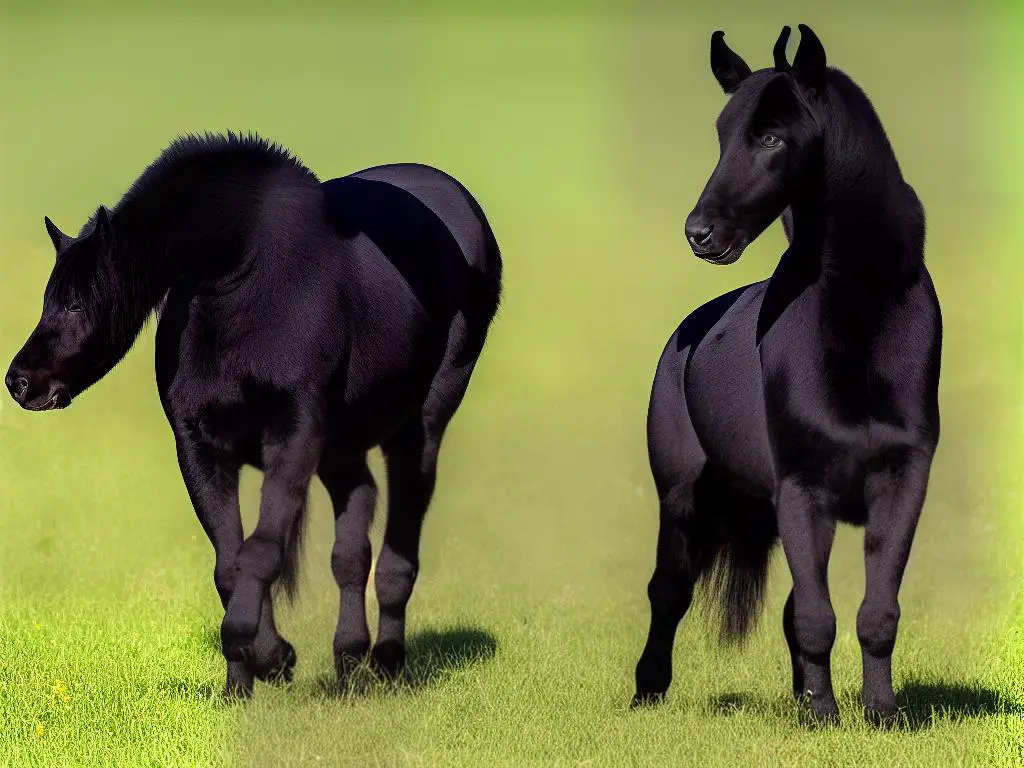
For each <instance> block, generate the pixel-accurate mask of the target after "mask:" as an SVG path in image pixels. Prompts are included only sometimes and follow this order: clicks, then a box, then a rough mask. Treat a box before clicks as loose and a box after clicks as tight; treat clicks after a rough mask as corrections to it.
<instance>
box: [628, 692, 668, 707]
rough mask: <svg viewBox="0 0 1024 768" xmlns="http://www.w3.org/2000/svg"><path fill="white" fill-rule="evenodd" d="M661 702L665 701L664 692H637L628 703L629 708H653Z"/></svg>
mask: <svg viewBox="0 0 1024 768" xmlns="http://www.w3.org/2000/svg"><path fill="white" fill-rule="evenodd" d="M663 701H665V692H664V691H643V692H641V691H637V692H636V693H635V694H633V700H632V701H631V702H630V703H629V708H630V709H641V708H643V707H655V706H657V705H659V704H661V703H662V702H663Z"/></svg>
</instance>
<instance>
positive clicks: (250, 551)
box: [235, 535, 284, 584]
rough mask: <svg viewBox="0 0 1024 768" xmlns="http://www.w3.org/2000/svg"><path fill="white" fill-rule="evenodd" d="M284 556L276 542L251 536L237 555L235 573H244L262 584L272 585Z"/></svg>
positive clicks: (278, 573) (279, 570)
mask: <svg viewBox="0 0 1024 768" xmlns="http://www.w3.org/2000/svg"><path fill="white" fill-rule="evenodd" d="M283 564H284V554H283V552H282V551H281V545H280V543H279V542H277V541H272V540H270V539H264V538H260V537H257V536H255V535H254V536H251V537H250V538H248V539H247V540H246V541H245V543H244V544H242V549H241V551H240V552H239V553H238V558H237V559H236V561H235V572H236V573H239V572H244V573H247V574H248V575H250V576H252V577H255V578H256V579H259V580H260V581H261V582H263V583H264V584H272V583H273V582H274V581H276V580H277V577H278V576H280V575H281V567H282V565H283Z"/></svg>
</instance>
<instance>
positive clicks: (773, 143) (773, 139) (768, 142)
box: [761, 133, 782, 147]
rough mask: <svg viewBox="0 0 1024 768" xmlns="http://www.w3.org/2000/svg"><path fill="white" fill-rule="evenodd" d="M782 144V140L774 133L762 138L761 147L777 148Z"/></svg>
mask: <svg viewBox="0 0 1024 768" xmlns="http://www.w3.org/2000/svg"><path fill="white" fill-rule="evenodd" d="M781 143H782V139H780V138H779V137H778V136H776V135H775V134H774V133H766V134H765V135H764V136H762V137H761V146H763V147H777V146H779V144H781Z"/></svg>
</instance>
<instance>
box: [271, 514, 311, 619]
mask: <svg viewBox="0 0 1024 768" xmlns="http://www.w3.org/2000/svg"><path fill="white" fill-rule="evenodd" d="M308 506H309V503H308V501H307V502H304V503H303V504H302V506H301V507H300V508H299V512H298V514H297V515H295V519H294V520H293V521H292V527H291V530H290V531H288V536H286V537H285V540H284V560H283V562H282V563H281V574H280V575H279V576H278V577H277V581H275V582H274V591H275V592H280V591H283V592H284V595H285V597H286V598H288V600H289V602H290V601H292V600H294V599H295V596H296V594H297V593H298V586H299V562H300V561H301V560H302V542H303V540H304V539H305V537H306V518H307V515H306V508H307V507H308Z"/></svg>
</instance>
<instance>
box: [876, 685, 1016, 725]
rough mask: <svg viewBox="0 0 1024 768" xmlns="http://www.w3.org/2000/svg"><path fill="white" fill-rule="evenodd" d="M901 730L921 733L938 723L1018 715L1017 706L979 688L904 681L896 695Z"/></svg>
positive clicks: (997, 694) (990, 690) (988, 690)
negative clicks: (923, 729) (945, 720)
mask: <svg viewBox="0 0 1024 768" xmlns="http://www.w3.org/2000/svg"><path fill="white" fill-rule="evenodd" d="M896 702H897V704H898V705H899V707H900V712H901V714H902V716H903V720H904V724H903V727H904V728H906V729H907V730H921V729H922V728H927V727H929V726H931V725H932V724H933V723H934V722H936V721H937V720H940V719H945V718H951V719H955V720H959V719H969V718H982V717H990V716H993V715H1005V714H1011V713H1014V712H1016V713H1021V712H1022V711H1024V708H1022V706H1021V702H1019V701H1012V700H1007V699H1006V698H1005V697H1004V696H1002V695H1000V694H999V692H998V691H994V690H992V689H991V688H987V687H985V686H982V685H975V684H962V683H947V682H942V681H923V680H908V681H907V682H906V683H904V684H903V687H902V688H901V689H900V691H899V693H897V695H896Z"/></svg>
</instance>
